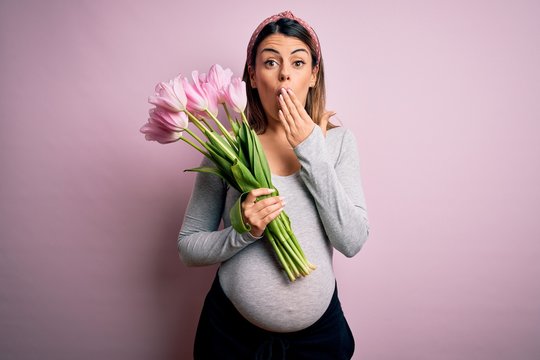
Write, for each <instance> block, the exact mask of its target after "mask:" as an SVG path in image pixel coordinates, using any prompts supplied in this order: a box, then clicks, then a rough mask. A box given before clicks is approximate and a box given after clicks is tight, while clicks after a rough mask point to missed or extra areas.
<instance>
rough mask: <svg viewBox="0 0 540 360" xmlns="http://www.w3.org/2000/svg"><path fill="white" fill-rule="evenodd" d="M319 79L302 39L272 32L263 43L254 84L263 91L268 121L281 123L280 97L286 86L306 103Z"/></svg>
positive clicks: (256, 63) (260, 91)
mask: <svg viewBox="0 0 540 360" xmlns="http://www.w3.org/2000/svg"><path fill="white" fill-rule="evenodd" d="M316 80H317V70H316V69H313V68H312V60H311V52H310V50H309V47H308V46H307V45H306V44H305V43H304V42H303V41H302V40H300V39H298V38H295V37H292V36H285V35H283V34H272V35H270V36H268V37H266V38H265V39H264V40H263V41H262V42H261V43H260V44H259V47H258V48H257V54H256V58H255V69H254V71H252V72H251V73H250V83H251V87H253V88H257V91H258V92H259V97H260V99H261V102H262V105H263V108H264V111H265V113H266V117H267V119H268V121H278V122H279V117H278V110H279V101H278V96H279V94H280V91H281V89H282V88H291V89H292V90H293V92H294V94H295V95H296V97H297V98H298V100H300V102H301V103H302V104H303V105H304V106H305V105H306V98H307V93H308V90H309V88H310V87H312V86H314V85H315V82H316Z"/></svg>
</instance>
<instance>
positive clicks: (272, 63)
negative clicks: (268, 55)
mask: <svg viewBox="0 0 540 360" xmlns="http://www.w3.org/2000/svg"><path fill="white" fill-rule="evenodd" d="M264 64H265V65H266V67H274V66H275V65H277V62H276V61H275V60H272V59H269V60H266V61H265V62H264Z"/></svg>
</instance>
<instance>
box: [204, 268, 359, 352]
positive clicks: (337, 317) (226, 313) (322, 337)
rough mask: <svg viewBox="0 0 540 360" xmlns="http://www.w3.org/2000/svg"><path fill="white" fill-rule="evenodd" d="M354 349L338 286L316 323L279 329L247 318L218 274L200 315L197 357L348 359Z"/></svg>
mask: <svg viewBox="0 0 540 360" xmlns="http://www.w3.org/2000/svg"><path fill="white" fill-rule="evenodd" d="M353 352H354V338H353V335H352V332H351V329H350V328H349V325H348V324H347V320H345V317H344V315H343V311H342V309H341V304H340V302H339V299H338V294H337V286H336V289H335V290H334V295H333V296H332V300H331V301H330V305H329V306H328V309H327V310H326V311H325V313H324V314H323V315H322V316H321V318H320V319H319V320H317V321H316V322H315V323H314V324H313V325H311V326H309V327H308V328H306V329H303V330H300V331H295V332H289V333H276V332H270V331H266V330H263V329H261V328H259V327H258V326H255V325H253V324H252V323H250V322H249V321H248V320H246V319H245V318H244V317H243V316H242V315H241V314H240V313H239V312H238V310H236V308H235V307H234V305H233V304H232V303H231V301H230V300H229V298H227V296H226V295H225V293H224V292H223V289H222V288H221V285H220V284H219V279H218V276H217V275H216V278H215V279H214V283H213V284H212V287H211V289H210V291H209V292H208V295H207V296H206V300H205V301H204V306H203V309H202V312H201V317H200V319H199V325H198V327H197V334H196V337H195V349H194V357H195V359H196V360H212V359H219V360H220V359H234V360H242V359H246V360H247V359H250V360H251V359H294V360H301V359H309V360H318V359H319V360H340V359H344V360H345V359H347V360H348V359H350V358H351V357H352V355H353Z"/></svg>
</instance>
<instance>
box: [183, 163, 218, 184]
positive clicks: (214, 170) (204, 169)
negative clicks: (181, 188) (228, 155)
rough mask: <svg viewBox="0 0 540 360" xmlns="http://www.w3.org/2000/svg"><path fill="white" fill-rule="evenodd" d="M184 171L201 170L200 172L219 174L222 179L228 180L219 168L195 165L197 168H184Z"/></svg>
mask: <svg viewBox="0 0 540 360" xmlns="http://www.w3.org/2000/svg"><path fill="white" fill-rule="evenodd" d="M184 171H192V172H201V173H208V174H214V175H217V176H219V177H220V178H222V179H223V180H225V181H228V179H227V177H226V176H225V175H223V174H222V173H221V171H219V169H217V168H214V167H208V166H201V167H197V168H193V169H186V170H184Z"/></svg>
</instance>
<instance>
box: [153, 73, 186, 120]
mask: <svg viewBox="0 0 540 360" xmlns="http://www.w3.org/2000/svg"><path fill="white" fill-rule="evenodd" d="M155 91H156V93H155V94H154V96H150V97H148V102H149V103H151V104H154V105H156V106H159V107H162V108H164V109H167V110H168V111H172V112H180V111H184V110H185V109H186V103H187V97H186V92H185V91H184V87H183V86H182V80H181V76H180V75H178V76H177V77H175V78H174V79H173V80H170V81H169V83H164V82H160V83H159V84H157V85H156V88H155Z"/></svg>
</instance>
